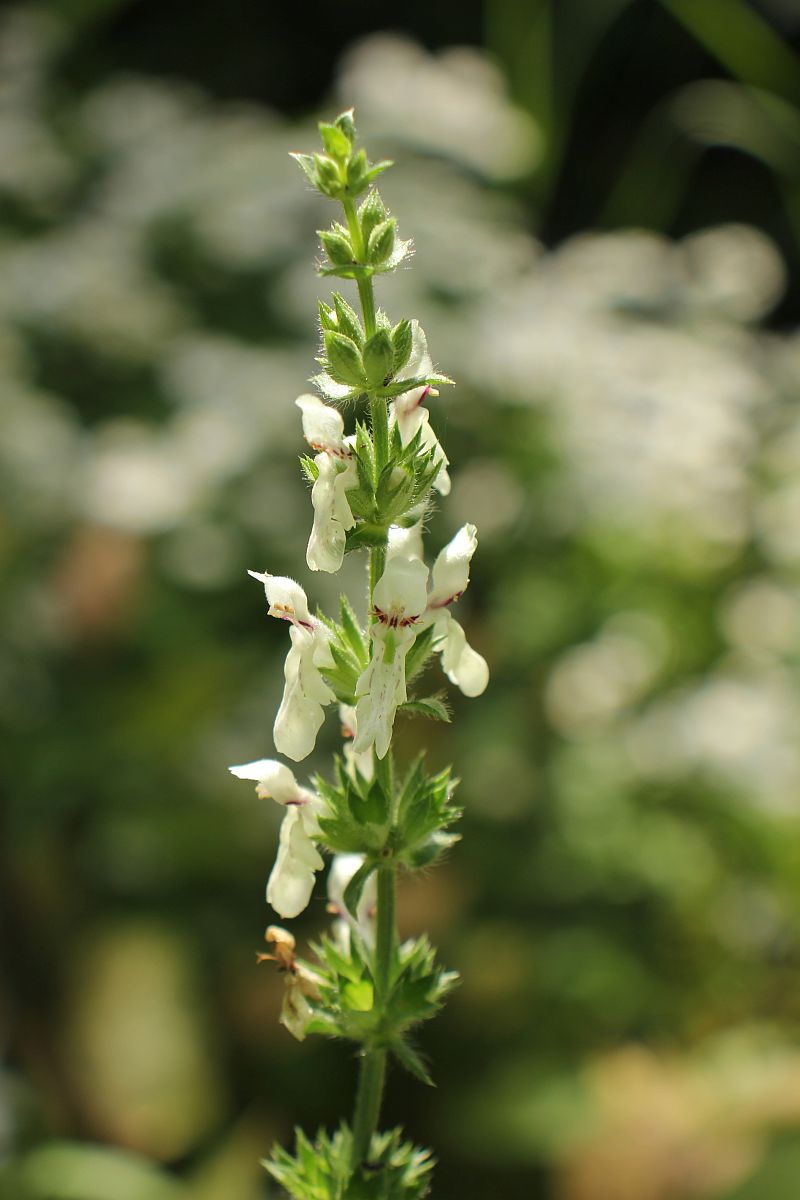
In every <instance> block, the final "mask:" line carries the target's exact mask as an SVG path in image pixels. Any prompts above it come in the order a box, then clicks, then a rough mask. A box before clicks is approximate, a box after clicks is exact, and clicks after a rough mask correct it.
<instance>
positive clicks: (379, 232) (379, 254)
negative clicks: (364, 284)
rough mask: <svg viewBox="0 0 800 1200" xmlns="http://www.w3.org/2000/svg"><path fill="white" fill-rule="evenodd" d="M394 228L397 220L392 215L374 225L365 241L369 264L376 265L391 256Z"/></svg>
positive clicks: (395, 228)
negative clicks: (367, 239)
mask: <svg viewBox="0 0 800 1200" xmlns="http://www.w3.org/2000/svg"><path fill="white" fill-rule="evenodd" d="M396 230H397V221H396V220H395V219H394V217H390V218H389V220H388V221H381V223H380V225H376V226H375V228H374V229H373V231H372V233H371V234H370V235H369V241H368V242H367V262H368V263H369V264H370V266H372V267H378V266H380V265H381V263H385V262H386V260H387V258H390V257H391V254H392V251H393V250H394V237H395V232H396Z"/></svg>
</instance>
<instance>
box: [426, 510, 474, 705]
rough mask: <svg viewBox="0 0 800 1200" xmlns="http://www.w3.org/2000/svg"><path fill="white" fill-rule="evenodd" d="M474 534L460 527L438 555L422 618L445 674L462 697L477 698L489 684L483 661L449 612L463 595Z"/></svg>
mask: <svg viewBox="0 0 800 1200" xmlns="http://www.w3.org/2000/svg"><path fill="white" fill-rule="evenodd" d="M477 533H478V531H477V529H476V528H475V526H474V525H462V527H461V529H459V531H458V533H457V534H456V535H455V537H453V538H451V540H450V541H449V542H448V544H447V545H446V546H445V548H444V549H443V550H442V551H441V553H440V554H439V555H438V557H437V559H436V562H435V563H434V564H433V570H432V572H431V591H430V595H429V596H428V606H427V610H426V613H425V617H424V622H425V624H426V625H427V624H432V625H433V636H434V649H436V650H437V651H438V652H439V653H440V654H441V656H442V669H443V670H444V673H445V675H446V676H447V678H448V679H449V680H450V681H451V683H454V684H456V686H457V687H459V688H460V689H461V691H462V692H463V693H464V695H465V696H480V694H481V692H483V691H484V690H485V688H486V685H487V683H488V682H489V667H488V666H487V663H486V659H485V658H483V657H482V656H481V655H480V654H478V652H477V650H473V649H472V647H471V646H470V645H469V644H468V642H467V637H466V634H465V633H464V630H463V629H462V628H461V626H460V625H459V623H458V621H456V620H455V618H454V617H453V616H452V614H451V612H450V605H451V604H454V603H455V601H456V600H458V598H459V596H461V595H463V593H464V592H465V591H466V588H467V584H468V583H469V564H470V560H471V559H472V556H473V554H474V553H475V550H476V548H477V545H478V537H477Z"/></svg>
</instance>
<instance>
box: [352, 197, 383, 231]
mask: <svg viewBox="0 0 800 1200" xmlns="http://www.w3.org/2000/svg"><path fill="white" fill-rule="evenodd" d="M358 219H359V221H360V222H361V232H362V233H363V235H364V241H365V242H366V241H368V239H369V235H370V234H371V233H372V231H373V229H374V228H375V226H376V225H380V223H381V221H385V220H386V209H385V208H384V206H383V201H382V200H381V198H380V196H379V194H378V193H377V192H376V191H371V192H370V193H369V195H368V196H367V198H366V200H364V201H362V203H361V206H360V208H359V210H358Z"/></svg>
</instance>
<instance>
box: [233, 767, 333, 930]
mask: <svg viewBox="0 0 800 1200" xmlns="http://www.w3.org/2000/svg"><path fill="white" fill-rule="evenodd" d="M228 770H229V771H230V773H231V775H235V776H236V778H237V779H251V780H253V782H254V783H255V784H256V795H258V796H260V797H261V799H262V800H269V799H272V800H277V802H278V804H282V805H284V807H285V808H286V815H285V816H284V818H283V822H282V823H281V834H280V843H279V846H278V857H277V858H276V859H275V866H274V867H273V868H272V872H271V874H270V877H269V880H268V881H267V902H268V903H269V904H271V905H272V907H273V908H274V909H275V912H276V913H280V915H281V916H282V917H287V918H288V917H296V916H297V915H298V913H301V912H302V911H303V909H304V908H305V907H306V906H307V904H308V902H309V900H310V899H311V893H312V891H313V889H314V876H315V874H316V872H317V871H321V870H322V868H323V866H324V865H325V864H324V862H323V861H322V856H321V855H320V853H319V851H318V850H317V847H316V845H315V844H314V838H315V837H318V836H319V832H320V830H319V824H318V821H317V818H318V816H319V815H320V814H321V813H322V812H324V803H323V801H322V800H321V799H320V797H319V796H317V794H316V793H315V792H312V791H310V790H309V789H308V788H303V787H300V786H299V784H298V782H297V780H296V779H295V777H294V774H293V772H292V771H290V769H289V768H288V767H286V766H284V764H283V763H279V762H276V760H275V759H273V758H260V759H258V760H257V761H256V762H251V763H242V764H241V766H238V767H229V768H228Z"/></svg>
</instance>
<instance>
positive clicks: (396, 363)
mask: <svg viewBox="0 0 800 1200" xmlns="http://www.w3.org/2000/svg"><path fill="white" fill-rule="evenodd" d="M412 340H413V339H412V335H411V322H410V321H406V320H405V319H404V320H402V321H398V323H397V324H396V325H395V327H394V329H393V330H392V349H393V351H394V358H393V360H392V374H393V375H396V374H397V372H398V371H400V370H402V368H403V367H404V366H405V365H406V363H407V362H408V360H409V358H410V357H411V343H412Z"/></svg>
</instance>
